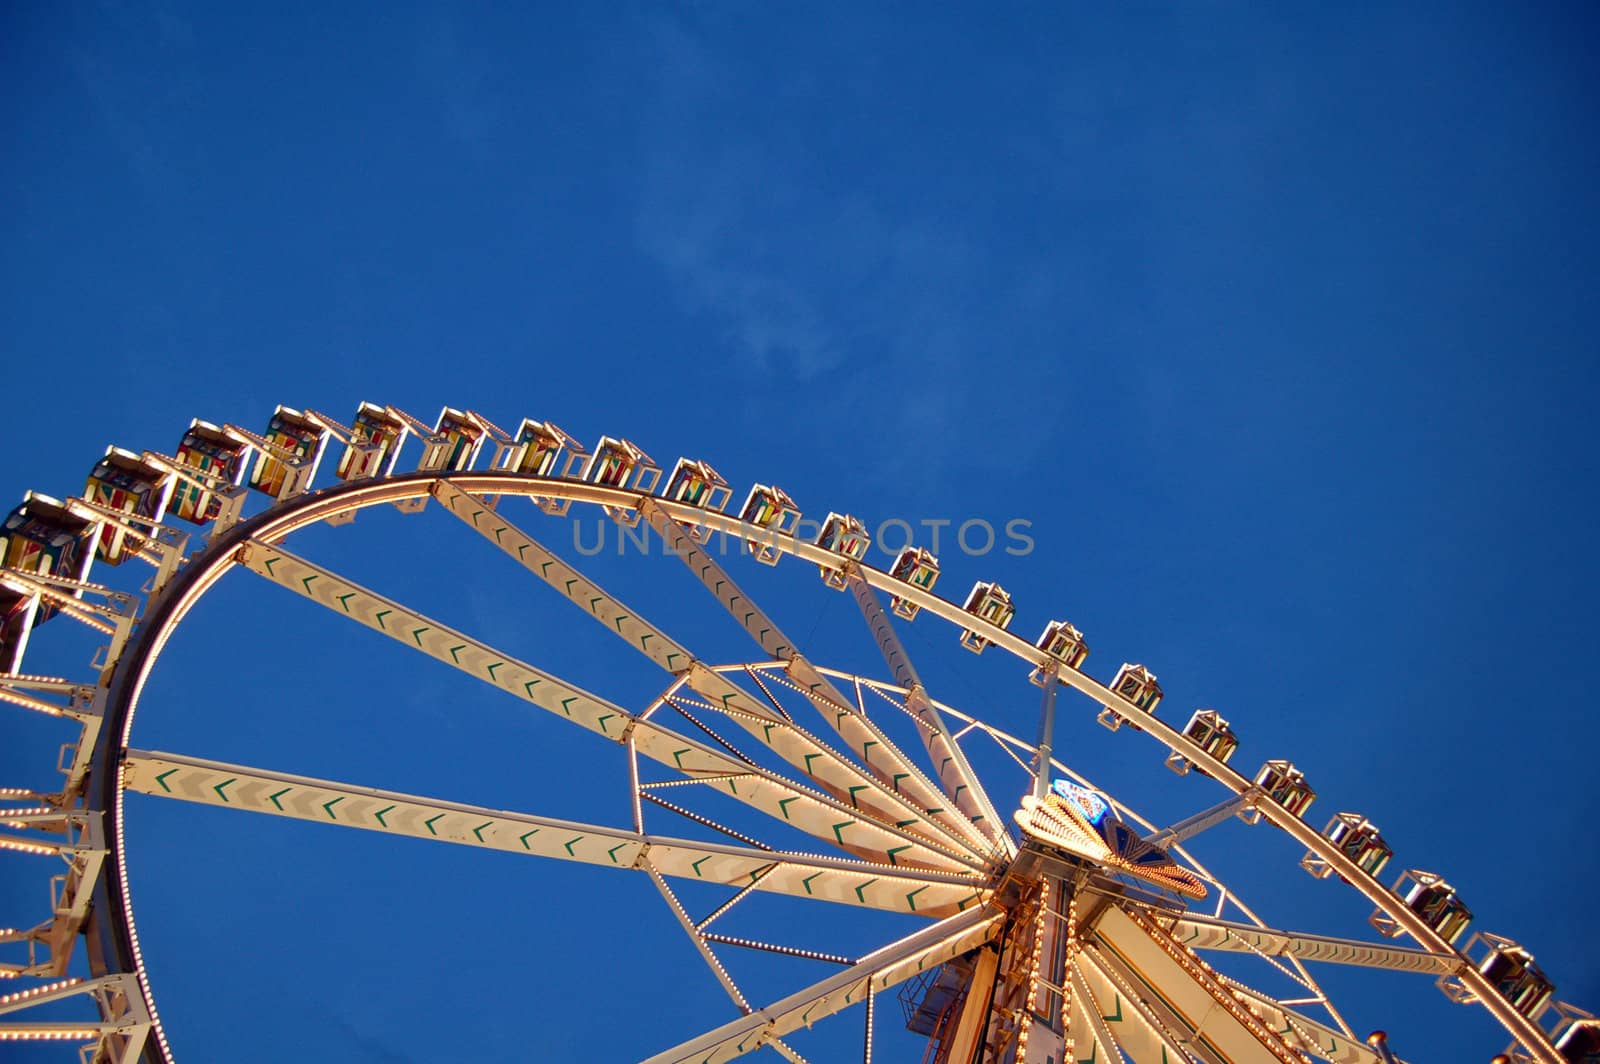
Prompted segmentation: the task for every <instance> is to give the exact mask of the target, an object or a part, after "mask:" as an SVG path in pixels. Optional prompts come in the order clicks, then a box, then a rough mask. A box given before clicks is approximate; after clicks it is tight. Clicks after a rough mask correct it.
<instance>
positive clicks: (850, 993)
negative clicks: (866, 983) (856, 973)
mask: <svg viewBox="0 0 1600 1064" xmlns="http://www.w3.org/2000/svg"><path fill="white" fill-rule="evenodd" d="M855 996H856V988H855V987H851V988H850V989H849V990H846V991H845V992H844V1003H845V1004H846V1005H849V1004H850V1003H851V1002H850V999H851V998H853V997H855Z"/></svg>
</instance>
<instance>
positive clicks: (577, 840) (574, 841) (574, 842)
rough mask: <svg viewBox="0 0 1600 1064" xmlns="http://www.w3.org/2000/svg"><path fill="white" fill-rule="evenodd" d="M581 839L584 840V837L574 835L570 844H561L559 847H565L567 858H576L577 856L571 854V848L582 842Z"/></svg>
mask: <svg viewBox="0 0 1600 1064" xmlns="http://www.w3.org/2000/svg"><path fill="white" fill-rule="evenodd" d="M583 839H584V836H582V835H575V836H573V838H572V840H571V841H570V842H564V843H562V844H561V845H563V846H565V847H566V848H567V856H568V857H576V856H578V855H577V854H575V853H573V852H572V848H573V847H574V846H576V845H578V843H580V842H582V841H583Z"/></svg>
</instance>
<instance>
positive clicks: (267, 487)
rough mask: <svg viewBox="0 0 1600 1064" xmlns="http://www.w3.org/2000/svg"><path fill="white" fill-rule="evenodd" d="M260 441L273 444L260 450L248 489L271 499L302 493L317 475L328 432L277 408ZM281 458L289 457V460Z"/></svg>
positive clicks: (288, 409) (291, 411)
mask: <svg viewBox="0 0 1600 1064" xmlns="http://www.w3.org/2000/svg"><path fill="white" fill-rule="evenodd" d="M262 438H263V439H264V440H265V441H266V442H267V443H269V444H271V445H272V448H273V450H272V451H270V452H267V451H263V452H262V454H261V457H260V458H258V459H257V460H256V468H255V471H254V472H253V473H251V474H250V487H251V488H253V489H255V490H256V491H259V492H261V493H262V494H264V495H270V496H271V497H272V498H274V499H283V498H287V497H288V496H290V495H297V494H299V493H300V492H301V491H303V490H305V487H306V485H308V484H310V483H311V478H312V477H313V476H315V475H316V471H317V463H318V462H320V461H321V460H322V449H323V447H324V446H325V445H326V444H327V442H328V430H327V429H325V428H323V427H322V426H321V425H319V424H318V423H317V422H315V421H313V420H311V419H310V418H308V417H306V416H305V415H304V414H302V413H300V411H298V410H291V409H290V408H288V407H286V406H280V407H278V409H277V411H276V412H275V413H273V415H272V420H271V421H269V422H267V431H266V432H265V433H263V434H262ZM284 456H292V461H290V460H286V458H285V457H284Z"/></svg>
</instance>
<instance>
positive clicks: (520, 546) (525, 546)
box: [517, 543, 528, 562]
mask: <svg viewBox="0 0 1600 1064" xmlns="http://www.w3.org/2000/svg"><path fill="white" fill-rule="evenodd" d="M527 549H528V544H526V543H519V544H517V561H519V562H521V561H526V560H527V559H526V558H524V557H523V556H522V554H523V552H524V551H526V550H527Z"/></svg>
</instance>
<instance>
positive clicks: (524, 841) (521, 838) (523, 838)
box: [517, 828, 539, 850]
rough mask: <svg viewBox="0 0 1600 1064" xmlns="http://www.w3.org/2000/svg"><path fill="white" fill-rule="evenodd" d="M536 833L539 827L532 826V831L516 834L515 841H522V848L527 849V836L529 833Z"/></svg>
mask: <svg viewBox="0 0 1600 1064" xmlns="http://www.w3.org/2000/svg"><path fill="white" fill-rule="evenodd" d="M537 834H539V829H538V828H534V829H533V830H532V831H529V832H525V833H524V834H521V835H518V836H517V841H518V842H520V843H522V848H523V849H524V850H526V849H529V846H528V836H529V835H537Z"/></svg>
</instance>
